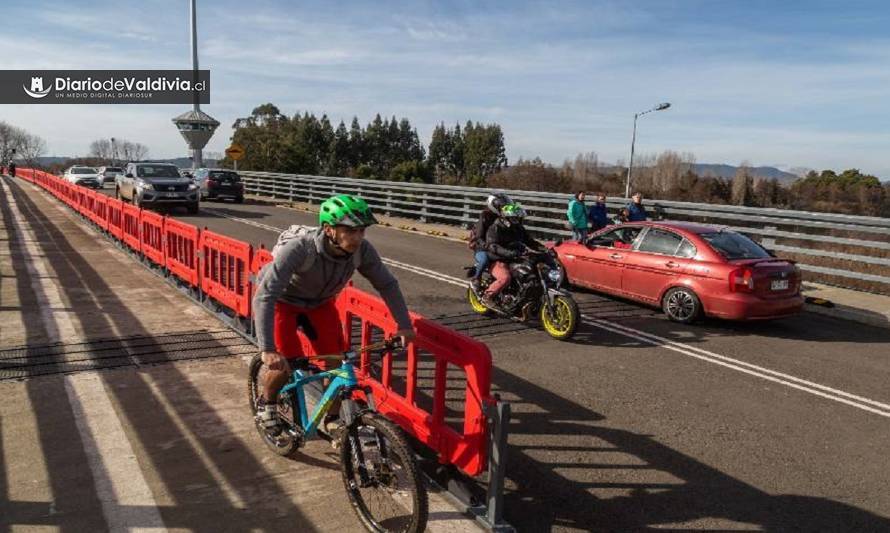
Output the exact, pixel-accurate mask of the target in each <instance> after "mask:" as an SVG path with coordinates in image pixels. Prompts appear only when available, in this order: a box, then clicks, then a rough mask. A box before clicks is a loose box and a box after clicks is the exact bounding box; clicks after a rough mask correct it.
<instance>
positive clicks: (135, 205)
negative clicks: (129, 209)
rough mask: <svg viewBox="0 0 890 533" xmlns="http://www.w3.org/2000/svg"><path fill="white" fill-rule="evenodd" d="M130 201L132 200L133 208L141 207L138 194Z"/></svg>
mask: <svg viewBox="0 0 890 533" xmlns="http://www.w3.org/2000/svg"><path fill="white" fill-rule="evenodd" d="M132 200H133V207H141V205H140V202H139V195H138V194H134V195H133V198H132Z"/></svg>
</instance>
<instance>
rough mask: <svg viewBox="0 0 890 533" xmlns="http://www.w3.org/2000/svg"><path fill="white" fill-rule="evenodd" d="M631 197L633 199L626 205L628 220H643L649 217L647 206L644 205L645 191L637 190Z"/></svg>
mask: <svg viewBox="0 0 890 533" xmlns="http://www.w3.org/2000/svg"><path fill="white" fill-rule="evenodd" d="M631 199H632V200H633V201H632V202H630V203H629V204H627V206H626V207H625V209H626V210H627V222H642V221H644V220H646V219H647V218H649V215H648V213H646V208H645V207H643V193H641V192H635V193H634V195H633V196H632V197H631Z"/></svg>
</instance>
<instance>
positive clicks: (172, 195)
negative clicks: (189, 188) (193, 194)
mask: <svg viewBox="0 0 890 533" xmlns="http://www.w3.org/2000/svg"><path fill="white" fill-rule="evenodd" d="M164 196H166V197H167V198H176V193H175V192H167V193H164Z"/></svg>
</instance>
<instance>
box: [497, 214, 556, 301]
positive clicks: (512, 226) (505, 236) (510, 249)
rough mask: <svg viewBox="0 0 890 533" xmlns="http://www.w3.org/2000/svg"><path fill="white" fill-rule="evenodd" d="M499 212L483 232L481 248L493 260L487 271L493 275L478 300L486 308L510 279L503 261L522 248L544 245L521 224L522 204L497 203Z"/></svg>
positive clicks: (513, 259) (515, 255) (506, 262)
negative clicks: (483, 246)
mask: <svg viewBox="0 0 890 533" xmlns="http://www.w3.org/2000/svg"><path fill="white" fill-rule="evenodd" d="M499 215H500V216H498V218H497V220H495V221H494V223H493V224H492V225H491V226H490V227H489V228H488V231H487V232H486V234H485V249H486V251H487V252H488V258H489V260H490V261H492V262H493V263H494V266H492V268H491V273H492V276H494V279H495V280H494V282H493V283H492V284H491V285H489V286H488V288H487V289H486V291H485V294H484V295H483V296H482V304H483V305H485V306H486V307H489V308H492V307H496V306H497V304H496V303H495V301H494V298H495V296H497V294H498V293H500V292H501V290H503V288H504V287H506V286H507V285H508V284H509V283H510V277H511V276H510V268H509V267H508V266H507V265H508V264H509V263H511V262H513V261H515V260H516V259H517V258H519V257H520V256H521V255H522V253H523V252H524V251H525V249H526V248H531V249H534V250H542V249H543V248H544V246H543V245H542V244H541V243H539V242H538V241H536V240H535V239H533V238H532V236H531V235H529V234H528V232H527V231H526V230H525V227H524V226H523V225H522V220H523V217H525V209H523V208H522V206H520V205H519V204H516V203H510V204H507V205H505V206H503V207H501V209H500V214H499Z"/></svg>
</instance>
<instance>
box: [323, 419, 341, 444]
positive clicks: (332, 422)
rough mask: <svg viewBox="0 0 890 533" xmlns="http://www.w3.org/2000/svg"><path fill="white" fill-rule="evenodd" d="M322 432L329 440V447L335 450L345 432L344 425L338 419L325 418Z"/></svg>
mask: <svg viewBox="0 0 890 533" xmlns="http://www.w3.org/2000/svg"><path fill="white" fill-rule="evenodd" d="M324 432H325V433H327V434H328V436H329V437H330V438H331V446H333V448H334V449H335V450H336V449H338V448H340V440H341V439H342V438H343V433H345V432H346V424H344V423H343V421H342V420H340V417H325V421H324Z"/></svg>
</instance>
